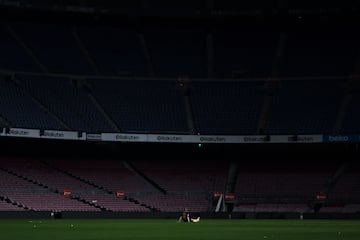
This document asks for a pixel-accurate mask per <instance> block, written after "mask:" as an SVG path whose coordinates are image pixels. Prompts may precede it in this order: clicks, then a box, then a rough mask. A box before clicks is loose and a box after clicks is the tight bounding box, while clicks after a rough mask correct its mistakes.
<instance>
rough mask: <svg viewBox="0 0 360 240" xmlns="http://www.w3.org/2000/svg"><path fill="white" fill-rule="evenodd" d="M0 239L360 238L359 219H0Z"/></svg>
mask: <svg viewBox="0 0 360 240" xmlns="http://www.w3.org/2000/svg"><path fill="white" fill-rule="evenodd" d="M71 224H73V226H74V227H71ZM0 239H3V240H13V239H21V240H42V239H44V240H45V239H46V240H55V239H62V240H66V239H74V240H75V239H76V240H81V239H84V240H85V239H86V240H92V239H96V240H102V239H104V240H107V239H135V240H136V239H157V240H161V239H182V240H192V239H196V240H201V239H204V240H205V239H206V240H212V239H216V240H222V239H224V240H226V239H239V240H253V239H254V240H255V239H257V240H264V239H265V240H270V239H284V240H285V239H286V240H300V239H301V240H312V239H313V240H332V239H336V240H345V239H354V240H359V239H360V221H350V220H344V221H338V220H336V221H335V220H302V221H301V220H206V219H205V220H204V219H202V220H201V222H200V223H177V222H176V220H42V221H39V220H0Z"/></svg>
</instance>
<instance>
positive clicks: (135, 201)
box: [41, 161, 159, 212]
mask: <svg viewBox="0 0 360 240" xmlns="http://www.w3.org/2000/svg"><path fill="white" fill-rule="evenodd" d="M41 163H42V164H44V165H46V166H48V167H50V168H53V169H55V170H56V171H58V172H61V173H63V174H66V175H68V176H69V177H72V178H75V179H76V180H78V181H81V182H83V183H86V184H88V185H90V186H92V187H94V188H96V189H99V190H100V191H103V192H104V193H106V194H109V195H114V194H115V192H114V191H112V190H110V189H107V188H106V187H104V186H101V185H98V184H96V183H95V182H93V181H90V180H88V179H85V178H83V177H80V176H77V175H75V174H73V173H71V172H70V171H67V170H64V169H61V168H58V167H55V166H52V165H50V164H48V163H47V162H45V161H41ZM75 199H78V200H79V201H83V202H84V203H87V204H89V205H93V204H94V203H92V202H91V201H88V200H85V199H82V198H79V197H76V198H75ZM123 200H126V201H128V202H130V203H133V204H137V205H140V206H143V207H145V208H147V209H149V210H150V211H152V212H157V211H159V210H158V209H156V208H154V207H152V206H150V205H147V204H145V203H143V202H141V201H139V200H137V199H135V198H133V197H129V196H126V195H125V196H124V198H123ZM94 206H95V207H98V208H100V210H102V211H112V210H110V209H107V208H105V207H103V206H99V205H96V204H95V205H94Z"/></svg>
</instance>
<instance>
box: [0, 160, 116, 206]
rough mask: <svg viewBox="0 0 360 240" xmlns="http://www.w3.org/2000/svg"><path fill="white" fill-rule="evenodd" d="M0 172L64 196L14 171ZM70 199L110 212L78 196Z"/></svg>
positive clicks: (3, 169)
mask: <svg viewBox="0 0 360 240" xmlns="http://www.w3.org/2000/svg"><path fill="white" fill-rule="evenodd" d="M0 170H2V171H4V172H7V173H9V174H11V175H13V176H15V177H17V178H20V179H22V180H24V181H27V182H29V183H32V184H34V185H38V186H40V187H42V188H45V189H49V190H50V192H53V193H55V194H60V195H63V192H61V191H59V190H58V189H52V188H50V187H49V186H47V185H45V184H43V183H40V182H38V181H35V180H33V179H31V178H28V177H26V176H23V175H21V174H18V173H16V172H14V171H12V170H9V169H6V168H3V167H2V168H0ZM69 199H72V200H76V201H78V202H81V203H83V204H86V205H89V206H91V207H94V208H95V209H100V210H101V211H109V210H107V209H106V208H104V207H102V206H99V205H97V204H96V203H93V202H91V201H88V200H86V199H83V198H80V197H78V196H71V197H70V198H69ZM18 204H19V207H24V209H26V208H27V209H30V208H29V207H26V206H23V205H22V204H20V203H18Z"/></svg>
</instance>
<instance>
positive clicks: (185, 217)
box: [178, 208, 200, 223]
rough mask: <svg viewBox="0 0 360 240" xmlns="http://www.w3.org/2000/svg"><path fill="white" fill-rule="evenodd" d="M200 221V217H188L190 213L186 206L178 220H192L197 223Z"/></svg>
mask: <svg viewBox="0 0 360 240" xmlns="http://www.w3.org/2000/svg"><path fill="white" fill-rule="evenodd" d="M199 221H200V217H197V218H192V217H190V213H189V212H188V211H187V208H185V209H184V211H183V212H182V213H181V215H180V217H179V220H178V222H194V223H197V222H199Z"/></svg>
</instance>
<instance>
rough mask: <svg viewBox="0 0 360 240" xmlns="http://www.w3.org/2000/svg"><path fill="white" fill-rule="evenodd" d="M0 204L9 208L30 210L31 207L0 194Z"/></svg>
mask: <svg viewBox="0 0 360 240" xmlns="http://www.w3.org/2000/svg"><path fill="white" fill-rule="evenodd" d="M0 205H1V206H2V207H1V208H2V209H4V208H5V209H7V210H11V211H12V210H20V211H21V210H29V208H28V207H27V206H25V205H23V204H21V203H18V202H16V201H14V200H12V199H10V198H8V197H6V196H3V195H0Z"/></svg>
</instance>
